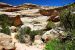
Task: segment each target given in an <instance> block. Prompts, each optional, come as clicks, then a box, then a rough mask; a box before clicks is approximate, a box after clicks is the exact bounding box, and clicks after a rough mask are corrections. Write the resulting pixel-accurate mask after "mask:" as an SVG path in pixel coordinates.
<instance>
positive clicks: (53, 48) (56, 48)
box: [44, 39, 62, 50]
mask: <svg viewBox="0 0 75 50" xmlns="http://www.w3.org/2000/svg"><path fill="white" fill-rule="evenodd" d="M44 50H62V49H61V44H60V41H59V40H56V39H54V40H52V41H49V42H47V44H46V47H45V49H44Z"/></svg>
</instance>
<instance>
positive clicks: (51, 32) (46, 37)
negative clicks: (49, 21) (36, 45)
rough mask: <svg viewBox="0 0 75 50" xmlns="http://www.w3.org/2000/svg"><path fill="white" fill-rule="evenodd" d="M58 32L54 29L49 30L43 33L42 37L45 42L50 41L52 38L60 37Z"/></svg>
mask: <svg viewBox="0 0 75 50" xmlns="http://www.w3.org/2000/svg"><path fill="white" fill-rule="evenodd" d="M58 35H59V34H58V32H57V31H56V30H54V29H51V30H49V31H47V32H45V33H44V34H43V35H42V39H44V40H45V42H47V41H49V40H52V39H54V38H57V37H58Z"/></svg>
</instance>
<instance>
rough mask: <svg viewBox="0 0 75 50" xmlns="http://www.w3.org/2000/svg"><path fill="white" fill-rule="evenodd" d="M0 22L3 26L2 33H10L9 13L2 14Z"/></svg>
mask: <svg viewBox="0 0 75 50" xmlns="http://www.w3.org/2000/svg"><path fill="white" fill-rule="evenodd" d="M0 24H1V26H2V30H1V32H2V33H5V34H8V35H10V29H9V27H8V26H9V19H8V15H5V14H2V15H0Z"/></svg>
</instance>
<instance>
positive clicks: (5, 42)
mask: <svg viewBox="0 0 75 50" xmlns="http://www.w3.org/2000/svg"><path fill="white" fill-rule="evenodd" d="M0 46H2V49H3V48H4V49H7V50H8V49H13V48H14V47H15V46H14V43H12V39H11V37H10V36H9V35H6V34H3V33H0Z"/></svg>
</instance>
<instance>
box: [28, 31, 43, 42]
mask: <svg viewBox="0 0 75 50" xmlns="http://www.w3.org/2000/svg"><path fill="white" fill-rule="evenodd" d="M42 33H43V32H42V30H34V31H31V32H30V34H29V35H30V37H31V41H34V37H35V35H41V34H42Z"/></svg>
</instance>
